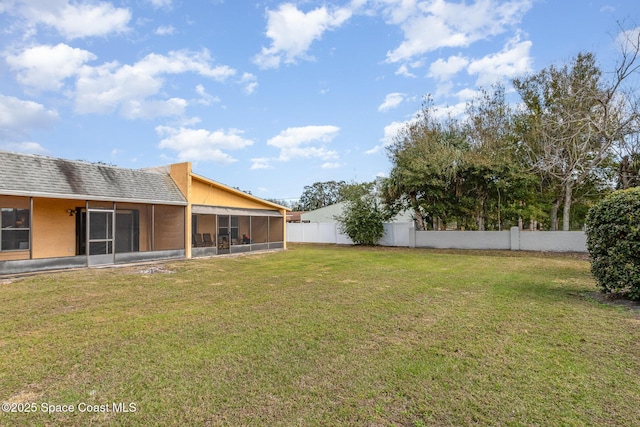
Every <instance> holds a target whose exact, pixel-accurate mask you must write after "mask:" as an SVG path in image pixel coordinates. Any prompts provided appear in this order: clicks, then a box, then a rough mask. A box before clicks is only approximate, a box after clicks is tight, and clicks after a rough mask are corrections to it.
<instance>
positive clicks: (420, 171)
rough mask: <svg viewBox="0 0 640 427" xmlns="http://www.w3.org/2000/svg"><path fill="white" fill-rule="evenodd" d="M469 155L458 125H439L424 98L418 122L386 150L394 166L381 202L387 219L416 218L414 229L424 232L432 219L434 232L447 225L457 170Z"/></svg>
mask: <svg viewBox="0 0 640 427" xmlns="http://www.w3.org/2000/svg"><path fill="white" fill-rule="evenodd" d="M466 149H467V147H466V138H465V136H464V133H463V130H462V128H461V127H460V125H459V123H458V122H457V121H456V120H453V119H451V118H449V119H446V120H440V119H439V118H438V116H437V114H436V111H435V108H434V106H433V102H432V100H431V98H430V97H426V99H425V101H424V102H423V105H422V109H421V111H420V113H419V114H418V116H417V117H416V120H414V121H412V122H410V123H409V124H408V125H407V126H406V127H405V128H404V129H402V130H401V131H400V132H399V133H398V135H397V136H396V137H395V140H394V143H393V144H392V145H391V146H390V147H389V148H388V155H389V158H390V160H391V162H392V164H393V167H392V169H391V172H390V174H389V177H388V178H387V179H385V180H384V182H383V185H382V191H381V194H382V198H383V200H384V202H385V204H386V205H387V206H388V208H389V209H390V211H391V214H393V213H397V212H399V211H401V210H405V209H406V210H411V211H413V213H414V218H415V221H416V227H417V229H419V230H425V229H426V223H425V219H427V218H430V219H431V220H432V223H433V227H434V228H435V229H437V228H440V225H442V224H446V222H447V218H448V215H449V214H454V215H455V212H457V209H458V207H459V205H458V203H457V197H458V196H459V189H460V180H459V177H460V176H459V174H458V169H459V166H460V165H461V157H462V153H463V152H464V151H465V150H466Z"/></svg>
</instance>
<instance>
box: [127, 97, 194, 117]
mask: <svg viewBox="0 0 640 427" xmlns="http://www.w3.org/2000/svg"><path fill="white" fill-rule="evenodd" d="M186 108H187V101H185V100H184V99H182V98H170V99H167V100H146V99H145V100H135V99H130V100H127V101H126V102H124V103H123V104H122V105H121V107H120V113H121V114H122V115H123V116H124V117H126V118H128V119H132V120H133V119H153V118H154V117H172V116H173V117H179V116H182V115H184V112H185V110H186Z"/></svg>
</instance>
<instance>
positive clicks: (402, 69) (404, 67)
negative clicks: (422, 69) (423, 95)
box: [395, 64, 416, 77]
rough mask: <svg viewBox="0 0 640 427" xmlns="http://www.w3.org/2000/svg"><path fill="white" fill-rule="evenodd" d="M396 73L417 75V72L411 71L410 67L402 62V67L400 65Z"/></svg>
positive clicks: (409, 75)
mask: <svg viewBox="0 0 640 427" xmlns="http://www.w3.org/2000/svg"><path fill="white" fill-rule="evenodd" d="M395 74H396V76H404V77H416V75H415V74H413V73H412V72H411V71H409V68H408V67H407V65H406V64H402V65H401V66H400V67H398V69H397V70H396V73H395Z"/></svg>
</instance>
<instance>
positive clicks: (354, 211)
mask: <svg viewBox="0 0 640 427" xmlns="http://www.w3.org/2000/svg"><path fill="white" fill-rule="evenodd" d="M344 191H345V195H346V198H345V200H344V201H345V202H346V205H345V208H344V210H343V211H342V214H340V215H338V216H336V220H337V221H338V222H339V223H340V229H341V231H342V232H343V233H345V234H346V235H347V236H349V238H350V239H351V240H352V241H353V243H355V244H357V245H368V246H375V245H377V244H378V240H380V238H381V237H382V235H383V234H384V226H383V220H384V212H383V210H382V209H381V207H380V206H379V203H378V197H377V194H376V192H375V187H374V183H365V184H350V185H348V186H346V187H345V189H344Z"/></svg>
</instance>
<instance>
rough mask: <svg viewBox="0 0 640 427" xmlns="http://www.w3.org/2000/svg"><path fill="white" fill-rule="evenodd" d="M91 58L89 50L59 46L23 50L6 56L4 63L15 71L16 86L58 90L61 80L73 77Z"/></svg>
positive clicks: (60, 44) (61, 84)
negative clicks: (17, 84) (18, 84)
mask: <svg viewBox="0 0 640 427" xmlns="http://www.w3.org/2000/svg"><path fill="white" fill-rule="evenodd" d="M94 59H96V56H95V55H94V54H93V53H91V52H89V51H86V50H83V49H78V48H73V47H71V46H68V45H66V44H64V43H59V44H57V45H55V46H50V45H41V46H35V47H31V48H28V49H25V50H24V51H22V52H21V53H19V54H17V55H9V56H7V58H6V61H7V64H9V66H10V67H11V68H12V69H13V70H15V71H16V72H17V80H18V82H19V83H20V84H23V85H25V86H30V87H32V88H35V89H39V90H59V89H61V88H62V86H63V81H64V80H65V79H67V78H69V77H73V76H75V75H76V74H77V73H78V70H79V69H80V67H81V66H82V65H83V64H84V63H85V62H89V61H92V60H94Z"/></svg>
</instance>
